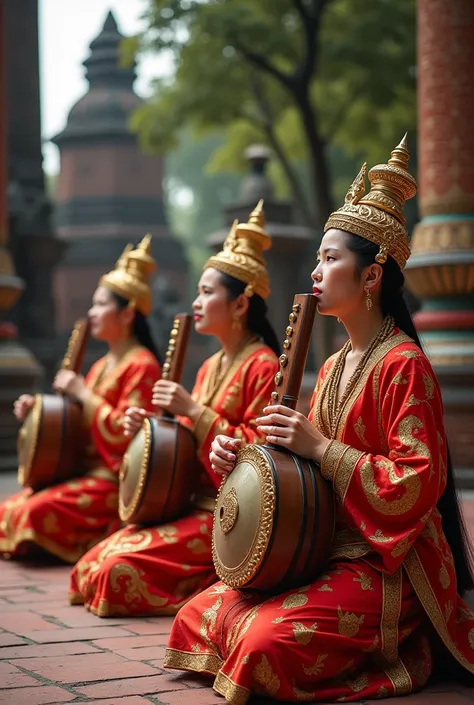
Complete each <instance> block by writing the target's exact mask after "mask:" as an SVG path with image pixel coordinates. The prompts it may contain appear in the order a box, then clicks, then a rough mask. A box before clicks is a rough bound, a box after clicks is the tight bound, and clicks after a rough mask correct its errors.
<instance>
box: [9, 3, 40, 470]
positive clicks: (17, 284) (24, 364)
mask: <svg viewBox="0 0 474 705" xmlns="http://www.w3.org/2000/svg"><path fill="white" fill-rule="evenodd" d="M6 2H7V0H0V471H2V470H11V469H14V468H15V467H16V464H17V462H16V435H17V432H18V424H17V423H16V421H15V419H14V417H13V414H12V405H13V402H14V400H15V399H16V398H17V396H18V395H19V394H20V393H21V392H28V391H32V388H33V386H34V385H36V384H37V383H38V379H39V376H40V375H41V368H40V367H39V366H38V364H37V362H36V360H35V358H34V357H33V356H32V355H31V354H30V353H29V352H28V351H27V350H26V348H24V347H23V346H22V345H20V344H19V343H18V341H17V340H16V326H15V325H14V324H13V323H11V321H10V320H9V311H10V309H11V308H12V306H13V305H14V304H15V303H16V301H17V299H18V298H19V296H20V294H21V292H22V291H23V288H24V285H23V281H22V280H21V279H20V278H19V277H17V276H16V273H15V269H14V266H13V261H12V257H11V255H10V252H9V250H8V209H7V197H6V196H7V164H8V162H7V108H8V106H7V100H6V95H7V93H6V80H5V64H6V59H7V57H6V50H5V48H6V47H5V37H6V32H7V30H6V26H5V24H6V23H5V6H6Z"/></svg>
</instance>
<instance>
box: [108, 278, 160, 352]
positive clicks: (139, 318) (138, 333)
mask: <svg viewBox="0 0 474 705" xmlns="http://www.w3.org/2000/svg"><path fill="white" fill-rule="evenodd" d="M110 293H111V294H112V297H113V299H114V301H115V303H116V304H117V308H118V309H119V311H121V310H123V309H124V308H126V307H127V306H128V305H129V304H130V302H129V301H128V299H125V298H124V297H123V296H119V295H118V294H115V293H114V292H113V291H111V292H110ZM132 335H133V336H134V337H135V338H136V339H137V340H138V342H139V343H140V344H141V345H143V346H144V347H145V348H147V349H148V350H149V351H150V352H151V354H152V355H154V356H155V357H156V359H157V360H158V362H159V363H160V364H161V358H160V353H159V351H158V348H157V346H156V344H155V341H154V340H153V336H152V334H151V330H150V326H149V324H148V319H147V317H146V316H144V315H143V313H140V311H137V310H136V309H135V317H134V319H133V327H132Z"/></svg>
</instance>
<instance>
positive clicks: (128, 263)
mask: <svg viewBox="0 0 474 705" xmlns="http://www.w3.org/2000/svg"><path fill="white" fill-rule="evenodd" d="M156 268H157V267H156V262H155V260H154V259H153V257H152V255H151V235H145V237H144V238H143V240H142V241H141V242H140V243H139V244H138V245H137V246H136V248H135V249H133V245H127V246H126V248H125V249H124V251H123V252H122V254H121V255H120V257H119V258H118V260H117V262H116V264H115V269H113V270H112V271H111V272H108V273H107V274H104V275H103V277H101V279H100V282H99V286H106V287H107V288H109V289H111V291H113V292H114V293H115V294H118V295H119V296H123V298H124V299H127V300H128V301H130V304H131V305H132V306H134V307H135V308H136V310H137V311H140V313H142V314H143V315H144V316H148V314H149V313H150V311H151V289H150V282H149V279H150V274H151V273H152V272H153V271H154V270H155V269H156Z"/></svg>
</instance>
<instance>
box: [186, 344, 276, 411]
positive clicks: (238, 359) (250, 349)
mask: <svg viewBox="0 0 474 705" xmlns="http://www.w3.org/2000/svg"><path fill="white" fill-rule="evenodd" d="M265 348H267V346H266V345H265V344H264V343H262V341H261V340H255V339H254V340H253V341H252V342H249V344H248V345H246V346H245V347H244V348H242V350H241V351H240V353H238V355H236V356H235V359H234V360H233V362H232V364H231V365H229V367H228V369H227V370H226V373H225V375H224V376H223V378H222V380H221V382H220V384H219V385H218V386H217V387H215V388H214V385H213V381H214V379H215V378H216V376H218V367H219V359H220V356H221V354H222V351H220V352H217V353H215V355H213V356H212V357H210V358H209V362H208V369H207V370H206V379H205V382H204V384H203V386H202V389H201V390H200V393H199V395H198V398H197V399H196V401H197V402H198V403H199V404H203V406H207V407H214V406H217V405H218V403H219V400H220V399H221V398H222V397H223V396H225V394H226V392H227V388H228V386H229V383H230V381H231V380H232V379H233V378H234V376H235V374H236V372H237V371H238V369H239V368H240V367H241V365H242V364H243V363H245V365H246V366H245V368H244V370H243V371H242V376H244V375H245V372H246V370H247V368H248V367H249V365H251V363H252V362H253V361H254V355H255V353H257V352H259V351H263V350H264V349H265ZM275 359H276V356H275ZM213 402H214V403H213Z"/></svg>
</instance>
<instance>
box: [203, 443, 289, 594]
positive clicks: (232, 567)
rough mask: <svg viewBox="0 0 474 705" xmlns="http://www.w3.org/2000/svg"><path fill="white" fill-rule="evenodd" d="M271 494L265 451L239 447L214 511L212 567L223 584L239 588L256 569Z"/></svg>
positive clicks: (267, 530) (269, 519)
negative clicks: (234, 463)
mask: <svg viewBox="0 0 474 705" xmlns="http://www.w3.org/2000/svg"><path fill="white" fill-rule="evenodd" d="M275 495H276V493H275V482H274V478H273V473H272V469H271V467H270V463H269V462H268V459H267V457H266V455H265V453H264V452H263V451H262V450H261V449H260V448H259V446H256V445H249V446H247V447H246V448H243V449H242V450H241V451H239V452H238V454H237V463H236V465H235V468H234V470H233V471H232V472H231V473H230V475H229V476H228V477H227V478H226V479H225V480H224V482H223V484H222V485H221V488H220V490H219V494H218V497H217V502H216V510H215V514H214V526H213V535H212V553H213V559H214V566H215V569H216V572H217V575H218V576H219V578H220V579H221V580H222V581H223V582H225V583H226V584H227V585H230V586H231V587H242V586H243V585H245V584H246V583H248V582H249V581H250V579H251V578H252V576H253V575H254V574H255V573H256V572H257V570H258V568H259V565H260V561H261V559H262V556H263V555H264V554H265V551H266V550H267V547H268V543H269V541H270V538H271V536H272V530H273V518H274V510H275Z"/></svg>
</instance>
